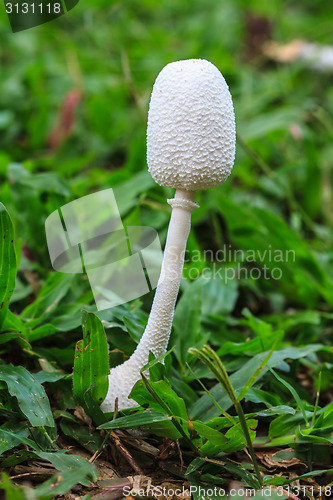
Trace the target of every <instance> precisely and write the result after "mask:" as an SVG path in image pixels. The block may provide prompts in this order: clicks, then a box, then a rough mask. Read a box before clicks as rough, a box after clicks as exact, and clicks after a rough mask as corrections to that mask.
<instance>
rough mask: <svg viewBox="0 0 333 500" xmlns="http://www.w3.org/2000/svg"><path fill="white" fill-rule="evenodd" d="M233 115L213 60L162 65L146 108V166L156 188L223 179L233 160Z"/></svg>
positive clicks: (184, 186)
mask: <svg viewBox="0 0 333 500" xmlns="http://www.w3.org/2000/svg"><path fill="white" fill-rule="evenodd" d="M235 142H236V130H235V114H234V108H233V104H232V99H231V95H230V92H229V88H228V85H227V84H226V81H225V79H224V78H223V76H222V75H221V73H220V71H219V70H218V69H217V68H216V66H214V64H212V63H210V62H209V61H206V60H204V59H188V60H184V61H177V62H173V63H170V64H167V66H165V67H164V68H163V69H162V71H161V72H160V74H159V75H158V77H157V78H156V81H155V84H154V87H153V91H152V94H151V100H150V105H149V112H148V127H147V163H148V170H149V172H150V173H151V175H152V177H153V178H154V180H155V181H156V182H157V183H158V184H159V185H160V186H168V187H173V188H179V189H185V190H188V191H195V190H197V189H208V188H212V187H215V186H218V185H219V184H221V183H222V182H224V181H225V180H226V178H227V177H228V175H229V174H230V172H231V169H232V166H233V163H234V159H235Z"/></svg>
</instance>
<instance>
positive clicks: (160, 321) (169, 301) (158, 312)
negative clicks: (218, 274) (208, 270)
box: [101, 189, 199, 412]
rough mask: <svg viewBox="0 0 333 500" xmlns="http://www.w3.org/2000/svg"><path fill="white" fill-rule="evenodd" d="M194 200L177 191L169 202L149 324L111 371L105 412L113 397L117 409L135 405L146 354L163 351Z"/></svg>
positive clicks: (191, 193) (190, 193) (191, 194)
mask: <svg viewBox="0 0 333 500" xmlns="http://www.w3.org/2000/svg"><path fill="white" fill-rule="evenodd" d="M194 197H195V191H186V190H182V189H177V190H176V192H175V197H174V198H173V199H171V200H168V203H169V205H171V207H172V214H171V219H170V224H169V229H168V235H167V240H166V245H165V250H164V257H163V262H162V268H161V274H160V278H159V280H158V284H157V288H156V293H155V297H154V301H153V305H152V308H151V312H150V315H149V318H148V323H147V326H146V329H145V331H144V333H143V336H142V337H141V340H140V342H139V344H138V346H137V348H136V350H135V351H134V353H133V354H132V356H131V357H130V359H128V360H127V361H125V362H124V363H123V364H121V365H119V366H117V367H115V368H112V369H111V371H110V375H109V390H108V394H107V396H106V398H105V400H104V402H103V404H102V406H101V408H102V410H103V411H104V412H108V411H114V409H115V398H116V397H118V407H119V409H120V410H121V409H125V408H130V407H132V406H136V403H135V401H133V400H131V399H129V398H128V395H129V393H130V392H131V389H132V387H133V385H134V384H135V383H136V382H137V381H138V380H140V379H141V375H140V370H141V369H142V367H143V366H144V365H146V364H147V363H148V358H149V351H152V353H153V354H154V356H155V357H159V356H161V355H162V354H164V353H165V352H166V349H167V346H168V341H169V337H170V332H171V326H172V320H173V315H174V309H175V303H176V300H177V296H178V291H179V285H180V281H181V277H182V272H183V266H184V257H185V250H186V242H187V238H188V235H189V232H190V228H191V212H192V211H193V210H195V209H196V208H198V207H199V205H198V204H197V203H196V202H195V201H194Z"/></svg>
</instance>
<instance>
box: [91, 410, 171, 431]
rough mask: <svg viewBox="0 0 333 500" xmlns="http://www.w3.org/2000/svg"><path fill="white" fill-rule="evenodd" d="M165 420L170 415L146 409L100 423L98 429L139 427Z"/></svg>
mask: <svg viewBox="0 0 333 500" xmlns="http://www.w3.org/2000/svg"><path fill="white" fill-rule="evenodd" d="M166 420H171V417H169V416H168V415H164V414H163V413H158V412H156V411H152V410H147V411H144V412H140V413H135V414H134V415H128V416H127V417H120V418H116V419H114V420H111V422H106V423H105V424H103V425H100V426H99V427H98V428H99V429H128V428H131V427H135V428H136V427H140V426H141V425H150V424H153V423H155V422H164V421H166Z"/></svg>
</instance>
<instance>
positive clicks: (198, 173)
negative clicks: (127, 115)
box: [101, 59, 235, 412]
mask: <svg viewBox="0 0 333 500" xmlns="http://www.w3.org/2000/svg"><path fill="white" fill-rule="evenodd" d="M234 158H235V117H234V109H233V104H232V99H231V95H230V92H229V89H228V86H227V84H226V82H225V80H224V78H223V76H222V75H221V73H220V72H219V70H218V69H217V68H216V67H215V66H214V65H213V64H212V63H210V62H208V61H206V60H203V59H190V60H185V61H177V62H173V63H170V64H168V65H167V66H165V68H163V70H162V71H161V72H160V74H159V75H158V77H157V79H156V81H155V84H154V88H153V92H152V95H151V100H150V106H149V113H148V128H147V162H148V167H149V172H150V173H151V175H152V176H153V178H154V179H155V181H156V182H157V183H158V184H159V185H161V186H169V187H173V188H176V192H175V197H174V198H173V199H171V200H168V203H169V204H170V205H171V207H172V214H171V220H170V225H169V229H168V235H167V241H166V246H165V251H164V257H163V263H162V269H161V275H160V278H159V281H158V285H157V289H156V294H155V298H154V302H153V305H152V309H151V312H150V315H149V319H148V323H147V326H146V329H145V332H144V334H143V336H142V338H141V340H140V342H139V344H138V346H137V348H136V350H135V352H134V353H133V354H132V356H131V357H130V358H129V359H128V360H127V361H125V362H124V363H123V364H121V365H119V366H117V367H115V368H112V369H111V371H110V375H109V390H108V394H107V396H106V399H105V400H104V402H103V403H102V406H101V408H102V410H103V411H104V412H110V411H114V409H115V399H116V398H118V408H119V409H120V410H123V409H126V408H130V407H133V406H136V405H137V404H136V402H135V401H133V400H131V399H129V398H128V395H129V394H130V392H131V390H132V388H133V386H134V384H135V383H136V382H137V381H138V380H140V379H141V376H140V370H141V369H142V367H143V366H144V365H145V364H147V362H148V357H149V351H152V352H153V354H154V355H155V356H156V357H159V356H161V355H162V354H164V353H165V352H166V349H167V345H168V341H169V336H170V331H171V325H172V319H173V315H174V308H175V303H176V299H177V295H178V291H179V285H180V280H181V277H182V271H183V265H184V255H185V250H186V242H187V238H188V235H189V232H190V226H191V212H192V211H193V210H194V209H195V208H197V207H198V206H199V205H198V204H197V203H196V202H195V201H194V197H195V191H196V190H197V189H208V188H212V187H214V186H218V185H219V184H221V183H222V182H224V181H225V180H226V178H227V177H228V175H229V174H230V171H231V169H232V166H233V163H234Z"/></svg>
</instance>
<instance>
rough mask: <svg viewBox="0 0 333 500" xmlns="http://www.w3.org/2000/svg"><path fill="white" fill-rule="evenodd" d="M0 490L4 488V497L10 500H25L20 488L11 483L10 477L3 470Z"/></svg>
mask: <svg viewBox="0 0 333 500" xmlns="http://www.w3.org/2000/svg"><path fill="white" fill-rule="evenodd" d="M0 490H4V491H5V492H6V493H7V495H6V498H8V499H9V498H10V500H26V498H27V497H26V496H25V494H24V492H23V490H22V488H21V487H20V486H16V485H15V484H14V483H12V481H11V479H10V477H9V476H7V474H5V473H4V472H2V474H1V481H0ZM32 499H33V497H32Z"/></svg>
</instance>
